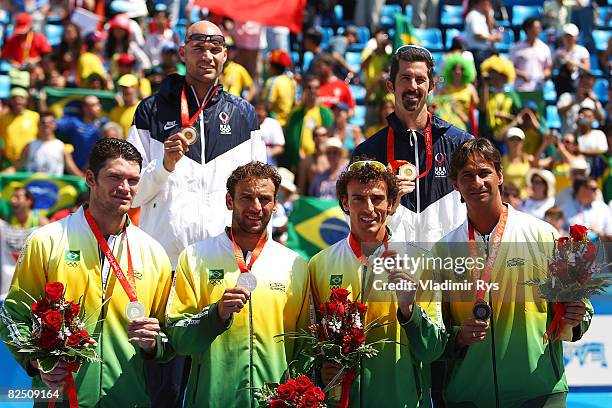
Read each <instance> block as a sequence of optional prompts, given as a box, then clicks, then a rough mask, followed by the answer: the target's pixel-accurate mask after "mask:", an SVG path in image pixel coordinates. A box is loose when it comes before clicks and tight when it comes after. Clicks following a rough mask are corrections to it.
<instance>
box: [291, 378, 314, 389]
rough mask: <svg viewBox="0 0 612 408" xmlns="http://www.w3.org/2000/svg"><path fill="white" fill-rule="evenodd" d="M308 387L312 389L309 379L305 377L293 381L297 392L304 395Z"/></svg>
mask: <svg viewBox="0 0 612 408" xmlns="http://www.w3.org/2000/svg"><path fill="white" fill-rule="evenodd" d="M310 387H312V381H310V378H308V377H306V376H305V375H302V376H300V377H298V378H296V379H295V388H297V390H298V392H300V393H304V392H306V391H308V390H309V389H310Z"/></svg>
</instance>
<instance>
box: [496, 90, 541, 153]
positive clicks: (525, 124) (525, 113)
mask: <svg viewBox="0 0 612 408" xmlns="http://www.w3.org/2000/svg"><path fill="white" fill-rule="evenodd" d="M540 117H541V114H540V108H539V106H538V104H537V103H536V102H534V101H529V100H528V101H526V102H525V107H524V108H523V109H521V111H520V112H519V113H517V114H516V116H515V117H514V119H512V121H510V123H508V125H506V126H505V127H504V128H502V129H500V130H499V131H498V132H499V133H501V134H506V132H507V131H508V129H510V128H513V127H520V128H521V130H523V132H524V133H525V139H524V143H523V151H524V152H525V153H528V154H530V155H533V154H535V152H536V151H537V150H538V147H539V146H540V145H541V143H542V137H543V134H544V131H545V128H544V127H543V125H542V124H541V120H540ZM498 136H499V135H498Z"/></svg>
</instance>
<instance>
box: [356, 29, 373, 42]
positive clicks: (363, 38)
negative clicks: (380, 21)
mask: <svg viewBox="0 0 612 408" xmlns="http://www.w3.org/2000/svg"><path fill="white" fill-rule="evenodd" d="M357 38H358V39H359V44H366V43H367V42H368V41H370V38H371V36H370V29H369V28H368V27H357Z"/></svg>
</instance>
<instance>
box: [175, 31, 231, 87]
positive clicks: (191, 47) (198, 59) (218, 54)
mask: <svg viewBox="0 0 612 408" xmlns="http://www.w3.org/2000/svg"><path fill="white" fill-rule="evenodd" d="M179 56H180V57H181V60H182V61H183V62H184V63H185V69H186V71H187V72H186V79H187V82H188V83H189V84H191V85H194V86H196V88H200V87H202V89H208V87H210V86H212V85H214V84H216V83H217V79H218V78H219V76H220V75H221V72H223V64H225V61H226V60H227V48H226V47H225V38H224V37H223V33H222V32H221V29H220V28H219V27H218V26H217V25H216V24H213V23H211V22H210V21H206V20H203V21H198V22H197V23H195V24H192V25H191V26H190V27H189V28H188V29H187V33H186V34H185V45H182V46H181V47H179Z"/></svg>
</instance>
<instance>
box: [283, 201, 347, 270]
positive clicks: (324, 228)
mask: <svg viewBox="0 0 612 408" xmlns="http://www.w3.org/2000/svg"><path fill="white" fill-rule="evenodd" d="M287 233H288V235H289V237H288V238H287V246H288V247H289V248H291V249H293V250H294V251H296V252H298V253H299V254H300V255H302V256H303V257H304V258H306V259H310V258H311V257H312V256H313V255H315V254H316V253H317V252H319V251H320V250H322V249H325V248H327V247H328V246H330V245H333V244H335V243H336V242H338V241H340V240H341V239H344V238H346V237H347V236H348V234H349V226H348V224H347V222H346V216H345V214H344V213H343V212H342V209H341V208H340V206H339V205H338V201H336V200H322V199H320V198H315V197H300V198H299V199H298V200H297V201H296V202H295V203H294V204H293V210H292V211H291V215H289V224H288V231H287Z"/></svg>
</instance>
